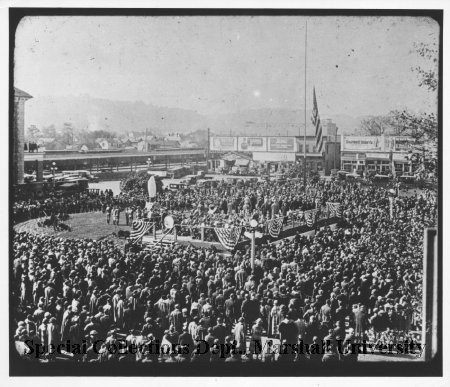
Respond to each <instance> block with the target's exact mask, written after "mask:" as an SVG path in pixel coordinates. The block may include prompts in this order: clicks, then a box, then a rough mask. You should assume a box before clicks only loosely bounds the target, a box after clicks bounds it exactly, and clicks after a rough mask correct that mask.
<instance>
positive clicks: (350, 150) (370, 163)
mask: <svg viewBox="0 0 450 387" xmlns="http://www.w3.org/2000/svg"><path fill="white" fill-rule="evenodd" d="M341 142H342V152H341V169H342V170H344V171H347V172H359V173H362V172H364V171H366V172H368V173H370V174H381V175H387V174H389V173H392V172H393V168H395V174H396V175H397V176H402V175H408V174H410V173H411V172H412V169H413V166H412V165H411V162H410V161H409V158H408V155H409V154H410V152H411V144H412V143H413V142H412V139H410V138H408V137H388V136H378V137H377V136H342V140H341Z"/></svg>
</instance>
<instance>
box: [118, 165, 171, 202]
mask: <svg viewBox="0 0 450 387" xmlns="http://www.w3.org/2000/svg"><path fill="white" fill-rule="evenodd" d="M149 178H150V175H149V174H148V173H147V171H139V172H131V173H129V174H128V175H127V176H126V177H125V178H124V179H122V180H121V181H120V190H121V191H122V192H123V193H124V194H128V195H131V196H133V197H147V198H148V189H147V184H148V180H149ZM155 180H156V189H157V192H161V191H162V188H163V183H162V181H161V179H159V177H158V176H155Z"/></svg>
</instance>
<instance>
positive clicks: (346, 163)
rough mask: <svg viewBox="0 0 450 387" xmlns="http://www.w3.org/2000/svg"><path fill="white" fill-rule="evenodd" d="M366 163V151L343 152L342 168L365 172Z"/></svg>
mask: <svg viewBox="0 0 450 387" xmlns="http://www.w3.org/2000/svg"><path fill="white" fill-rule="evenodd" d="M365 165H366V155H365V153H349V152H346V153H343V154H342V156H341V170H343V171H347V172H352V173H353V172H363V171H364V169H365Z"/></svg>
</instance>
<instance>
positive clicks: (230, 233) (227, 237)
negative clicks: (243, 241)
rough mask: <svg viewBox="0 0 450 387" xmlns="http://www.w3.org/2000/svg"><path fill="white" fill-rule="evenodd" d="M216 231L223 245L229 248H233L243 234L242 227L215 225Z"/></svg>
mask: <svg viewBox="0 0 450 387" xmlns="http://www.w3.org/2000/svg"><path fill="white" fill-rule="evenodd" d="M214 231H215V232H216V234H217V238H219V241H220V243H222V246H223V247H225V248H226V249H227V250H233V249H234V247H235V246H236V243H238V241H239V237H240V236H241V231H242V227H229V228H225V227H214Z"/></svg>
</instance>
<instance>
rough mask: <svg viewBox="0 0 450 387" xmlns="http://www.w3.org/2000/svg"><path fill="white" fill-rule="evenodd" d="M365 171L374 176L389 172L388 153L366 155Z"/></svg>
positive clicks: (389, 161) (389, 160)
mask: <svg viewBox="0 0 450 387" xmlns="http://www.w3.org/2000/svg"><path fill="white" fill-rule="evenodd" d="M366 170H367V172H372V173H375V174H380V175H386V174H388V173H389V172H390V170H391V159H390V155H389V153H385V152H380V153H367V154H366Z"/></svg>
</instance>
